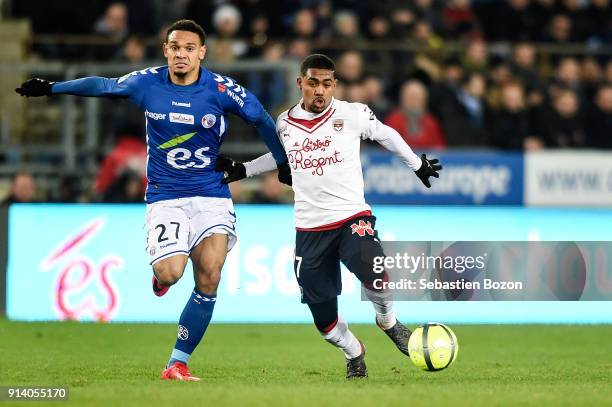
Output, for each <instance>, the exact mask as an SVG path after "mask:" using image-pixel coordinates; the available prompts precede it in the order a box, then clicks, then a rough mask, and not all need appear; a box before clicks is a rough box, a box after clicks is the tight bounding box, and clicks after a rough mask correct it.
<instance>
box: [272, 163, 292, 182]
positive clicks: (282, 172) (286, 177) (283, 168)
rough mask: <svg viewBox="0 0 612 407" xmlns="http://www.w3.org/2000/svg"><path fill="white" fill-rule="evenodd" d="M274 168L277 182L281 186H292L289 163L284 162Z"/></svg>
mask: <svg viewBox="0 0 612 407" xmlns="http://www.w3.org/2000/svg"><path fill="white" fill-rule="evenodd" d="M276 167H277V168H278V180H279V181H280V182H282V183H283V184H286V185H289V186H291V185H292V184H293V179H292V178H291V168H289V162H288V161H285V162H284V163H282V164H279V165H277V166H276Z"/></svg>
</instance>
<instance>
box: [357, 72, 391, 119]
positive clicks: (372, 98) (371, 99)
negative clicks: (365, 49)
mask: <svg viewBox="0 0 612 407" xmlns="http://www.w3.org/2000/svg"><path fill="white" fill-rule="evenodd" d="M363 89H364V92H365V99H366V102H365V103H367V105H368V106H369V107H370V109H372V111H373V112H374V114H375V115H376V117H380V118H383V117H385V116H386V115H387V113H388V112H389V110H391V103H390V102H389V100H388V99H387V98H386V96H385V92H384V86H383V82H382V80H381V79H380V78H379V77H378V76H375V75H368V76H367V77H366V78H365V79H364V80H363Z"/></svg>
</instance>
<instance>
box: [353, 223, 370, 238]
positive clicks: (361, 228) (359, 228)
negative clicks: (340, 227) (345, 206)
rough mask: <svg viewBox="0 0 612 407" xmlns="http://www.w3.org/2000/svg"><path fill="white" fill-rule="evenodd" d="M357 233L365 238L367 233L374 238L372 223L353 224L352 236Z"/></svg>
mask: <svg viewBox="0 0 612 407" xmlns="http://www.w3.org/2000/svg"><path fill="white" fill-rule="evenodd" d="M355 233H357V234H358V235H359V236H360V237H364V236H365V235H366V233H367V234H368V235H370V236H374V229H372V223H370V221H367V222H364V221H363V220H360V221H359V224H357V223H353V224H352V225H351V235H352V234H355Z"/></svg>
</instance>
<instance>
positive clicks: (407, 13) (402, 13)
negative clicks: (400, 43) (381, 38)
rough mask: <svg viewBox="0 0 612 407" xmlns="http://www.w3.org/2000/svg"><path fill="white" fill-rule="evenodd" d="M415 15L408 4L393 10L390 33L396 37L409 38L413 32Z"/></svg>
mask: <svg viewBox="0 0 612 407" xmlns="http://www.w3.org/2000/svg"><path fill="white" fill-rule="evenodd" d="M414 22H415V16H414V13H413V12H412V10H410V8H409V7H407V6H400V7H397V8H395V9H394V10H393V11H392V12H391V27H390V30H389V35H390V37H392V38H395V39H407V38H409V37H410V33H411V32H412V26H413V24H414Z"/></svg>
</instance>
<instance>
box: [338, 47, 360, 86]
mask: <svg viewBox="0 0 612 407" xmlns="http://www.w3.org/2000/svg"><path fill="white" fill-rule="evenodd" d="M337 74H338V79H339V80H340V81H342V82H346V83H353V82H359V81H360V80H361V79H362V77H363V57H362V56H361V54H360V53H359V52H357V51H346V52H344V53H343V54H342V55H340V57H339V58H338V64H337Z"/></svg>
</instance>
